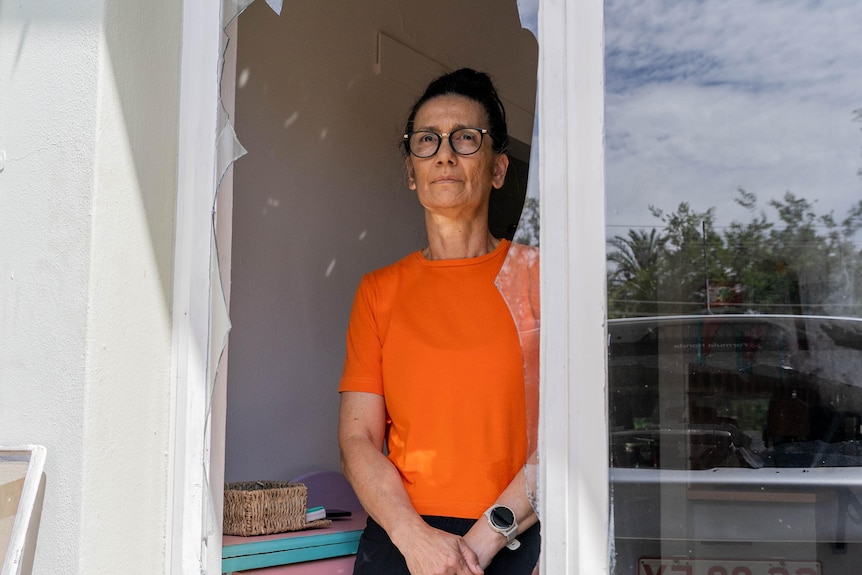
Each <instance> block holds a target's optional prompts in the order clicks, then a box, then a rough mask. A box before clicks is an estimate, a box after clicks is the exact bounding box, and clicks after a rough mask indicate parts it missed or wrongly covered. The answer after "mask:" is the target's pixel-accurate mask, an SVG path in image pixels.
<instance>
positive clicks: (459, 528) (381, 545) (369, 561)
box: [353, 515, 541, 575]
mask: <svg viewBox="0 0 862 575" xmlns="http://www.w3.org/2000/svg"><path fill="white" fill-rule="evenodd" d="M422 518H423V519H424V520H425V522H426V523H428V525H430V526H431V527H435V528H437V529H440V530H441V531H446V532H448V533H454V534H456V535H461V536H463V535H464V534H465V533H467V531H469V530H470V528H471V527H472V526H473V524H474V523H475V522H476V520H475V519H460V518H457V517H437V516H432V515H424V516H423V517H422ZM483 520H484V519H483ZM518 541H520V542H521V546H520V547H518V548H517V549H515V550H514V551H512V550H511V549H508V548H506V547H504V548H503V549H502V550H501V551H500V552H499V553H497V556H496V557H494V559H493V561H491V564H490V565H488V567H487V568H486V569H485V575H530V574H531V573H532V572H533V568H534V567H535V566H536V563H537V562H538V561H539V550H540V549H541V536H540V535H539V524H538V523H537V524H536V525H533V526H532V527H530V528H529V529H527V530H526V531H524V532H523V533H521V534H520V535H518ZM353 575H410V571H408V570H407V562H406V561H405V560H404V556H403V555H401V552H400V551H398V548H397V547H395V545H394V544H393V543H392V540H391V539H389V535H387V534H386V531H384V530H383V528H382V527H380V525H378V524H377V522H376V521H374V520H373V519H371V518H370V517H369V518H368V524H367V525H366V526H365V531H363V532H362V537H361V538H360V539H359V550H358V551H357V552H356V563H355V565H354V568H353Z"/></svg>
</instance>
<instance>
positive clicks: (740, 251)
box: [607, 189, 862, 317]
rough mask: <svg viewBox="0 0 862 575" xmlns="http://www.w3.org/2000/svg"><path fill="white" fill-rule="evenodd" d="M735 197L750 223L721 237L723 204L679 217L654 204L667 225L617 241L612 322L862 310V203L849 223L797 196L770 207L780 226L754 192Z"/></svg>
mask: <svg viewBox="0 0 862 575" xmlns="http://www.w3.org/2000/svg"><path fill="white" fill-rule="evenodd" d="M735 201H736V202H737V203H738V204H739V205H740V206H742V207H745V208H746V209H747V210H748V211H749V212H750V213H751V219H750V221H748V222H744V223H743V222H737V221H734V222H732V223H731V224H730V225H729V226H727V227H726V228H725V229H724V230H723V232H722V233H719V232H717V231H716V230H715V229H714V208H710V209H709V210H706V211H705V212H698V211H696V210H693V209H692V208H691V207H690V206H689V205H688V204H687V203H685V202H683V203H681V204H679V206H678V207H677V209H676V211H674V212H670V213H666V212H664V211H662V210H660V209H658V208H655V207H651V208H650V211H651V213H652V215H653V216H654V217H655V218H657V219H658V220H660V221H661V224H662V225H659V226H657V227H656V228H653V229H652V230H651V231H650V232H649V233H647V232H646V231H643V230H629V231H628V233H627V234H626V235H622V236H615V237H614V238H612V239H611V240H610V241H609V242H608V244H609V250H608V277H607V282H608V298H609V304H608V313H609V316H610V317H631V316H642V315H657V314H658V315H679V314H686V313H719V312H720V313H728V312H729V313H790V314H822V315H850V316H858V315H860V313H862V252H860V250H859V249H858V247H857V241H856V238H857V235H858V232H859V231H860V229H862V201H860V202H858V203H856V204H854V205H853V206H852V207H851V209H850V210H848V213H847V215H846V217H845V218H844V219H843V220H841V221H840V222H839V221H838V220H837V219H836V218H835V216H834V214H833V213H831V212H830V213H828V214H817V212H816V210H815V207H814V204H813V203H812V202H811V201H809V200H806V199H805V198H801V197H798V196H796V195H794V194H792V193H790V192H788V193H786V194H785V195H784V196H783V198H781V199H780V200H772V201H770V202H769V203H768V207H769V208H771V209H772V210H773V211H774V212H775V214H776V217H775V218H774V220H772V221H770V219H768V218H767V215H766V213H765V212H764V211H763V210H761V209H760V208H759V207H758V202H757V197H756V195H755V194H753V193H751V192H748V191H746V190H744V189H739V190H738V193H737V197H736V198H735Z"/></svg>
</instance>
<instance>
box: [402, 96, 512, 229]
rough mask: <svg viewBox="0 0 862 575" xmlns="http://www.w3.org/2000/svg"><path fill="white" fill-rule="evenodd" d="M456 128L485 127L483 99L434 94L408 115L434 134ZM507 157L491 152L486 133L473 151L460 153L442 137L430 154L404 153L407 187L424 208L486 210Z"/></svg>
mask: <svg viewBox="0 0 862 575" xmlns="http://www.w3.org/2000/svg"><path fill="white" fill-rule="evenodd" d="M458 128H485V129H487V128H488V120H487V118H486V115H485V109H484V108H483V107H482V104H480V103H479V102H476V101H475V100H471V99H470V98H466V97H464V96H457V95H445V96H438V97H436V98H433V99H431V100H428V101H427V102H426V103H425V104H423V105H422V107H421V108H419V111H418V112H417V113H416V117H415V118H414V120H413V129H414V130H417V131H418V130H432V131H434V132H437V133H438V134H442V133H449V132H452V131H453V130H457V129H458ZM508 166H509V158H508V157H507V156H506V154H498V155H495V154H494V153H493V150H492V149H491V138H490V136H488V135H487V134H486V135H485V137H484V139H483V141H482V147H481V148H479V151H478V152H476V153H475V154H471V155H469V156H461V155H459V154H457V153H455V151H454V150H452V148H451V146H450V145H449V140H448V138H443V141H442V142H441V143H440V149H439V150H437V153H436V154H435V155H433V156H431V157H430V158H417V157H415V156H412V155H411V156H409V157H408V158H407V176H408V181H409V184H410V189H411V190H416V192H417V195H418V196H419V202H420V203H421V204H422V205H423V206H424V207H425V209H426V210H429V211H431V212H435V213H449V214H450V215H457V214H459V213H462V212H465V213H467V214H468V215H469V214H470V212H475V213H480V212H481V211H482V210H484V211H485V212H487V208H488V199H489V197H490V196H491V189H492V188H500V187H501V186H502V185H503V182H504V180H505V178H506V169H507V168H508Z"/></svg>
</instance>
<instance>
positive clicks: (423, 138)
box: [416, 132, 437, 144]
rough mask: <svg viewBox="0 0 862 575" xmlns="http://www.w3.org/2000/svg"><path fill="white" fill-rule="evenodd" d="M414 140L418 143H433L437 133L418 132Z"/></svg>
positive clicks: (435, 140)
mask: <svg viewBox="0 0 862 575" xmlns="http://www.w3.org/2000/svg"><path fill="white" fill-rule="evenodd" d="M416 142H417V143H419V144H434V143H436V142H437V134H435V133H434V132H419V133H418V134H417V137H416Z"/></svg>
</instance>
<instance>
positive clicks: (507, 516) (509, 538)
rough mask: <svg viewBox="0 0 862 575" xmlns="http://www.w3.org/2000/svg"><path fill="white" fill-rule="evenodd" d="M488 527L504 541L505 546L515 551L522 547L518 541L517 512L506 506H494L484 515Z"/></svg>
mask: <svg viewBox="0 0 862 575" xmlns="http://www.w3.org/2000/svg"><path fill="white" fill-rule="evenodd" d="M484 516H485V519H486V520H487V524H488V527H489V528H490V529H491V531H493V532H496V533H497V535H498V536H500V538H501V539H502V543H503V546H505V547H507V548H509V549H511V550H513V551H514V550H515V549H517V548H518V547H520V545H521V543H520V542H519V541H518V539H517V537H518V520H517V518H516V517H515V512H514V511H513V510H512V509H511V508H510V507H507V506H505V505H499V504H494V505H492V506H491V507H489V508H488V510H487V511H485V513H484Z"/></svg>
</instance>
